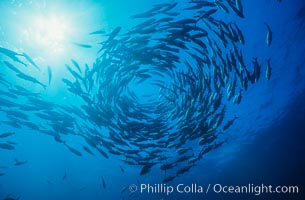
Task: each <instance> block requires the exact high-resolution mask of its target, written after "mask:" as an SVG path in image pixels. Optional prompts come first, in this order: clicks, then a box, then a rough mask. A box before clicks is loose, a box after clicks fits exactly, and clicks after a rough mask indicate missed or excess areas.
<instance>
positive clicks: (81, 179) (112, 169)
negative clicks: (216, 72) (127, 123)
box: [0, 0, 305, 200]
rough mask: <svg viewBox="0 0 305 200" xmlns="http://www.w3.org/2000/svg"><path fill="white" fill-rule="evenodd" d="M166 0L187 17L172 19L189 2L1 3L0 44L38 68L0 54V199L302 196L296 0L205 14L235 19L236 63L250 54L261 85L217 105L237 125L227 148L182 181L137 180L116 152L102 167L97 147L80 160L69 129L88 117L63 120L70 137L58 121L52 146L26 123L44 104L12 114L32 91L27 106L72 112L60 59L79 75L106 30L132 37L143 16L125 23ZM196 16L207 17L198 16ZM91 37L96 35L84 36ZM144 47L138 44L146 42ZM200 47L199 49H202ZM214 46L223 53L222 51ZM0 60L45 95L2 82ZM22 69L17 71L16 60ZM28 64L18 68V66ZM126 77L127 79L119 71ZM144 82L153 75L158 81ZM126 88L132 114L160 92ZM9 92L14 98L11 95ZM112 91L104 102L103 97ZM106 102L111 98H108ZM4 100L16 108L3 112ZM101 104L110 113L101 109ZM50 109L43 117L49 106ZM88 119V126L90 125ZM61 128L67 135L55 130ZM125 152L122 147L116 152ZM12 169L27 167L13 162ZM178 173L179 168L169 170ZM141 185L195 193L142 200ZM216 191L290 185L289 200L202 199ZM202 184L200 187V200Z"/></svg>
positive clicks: (260, 0) (226, 134) (301, 18)
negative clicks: (132, 99)
mask: <svg viewBox="0 0 305 200" xmlns="http://www.w3.org/2000/svg"><path fill="white" fill-rule="evenodd" d="M175 2H179V4H178V6H177V7H175V9H176V10H175V11H177V12H178V13H179V14H180V15H179V16H178V17H177V18H178V19H186V18H191V17H192V16H191V15H190V13H189V12H187V11H185V10H183V8H185V7H189V6H191V5H193V4H191V3H190V2H191V1H190V2H189V1H183V2H182V1H181V2H180V1H165V0H158V1H145V2H143V1H140V0H133V1H123V0H113V1H103V0H101V1H64V0H63V1H59V0H58V1H22V0H20V1H17V0H15V1H9V0H5V1H1V2H0V10H1V14H0V16H1V18H0V47H2V48H6V49H10V50H12V51H13V52H18V53H20V54H21V53H22V52H26V54H27V55H29V56H30V57H31V58H32V59H33V60H34V61H35V63H37V65H38V66H39V68H40V70H37V69H35V66H34V65H31V64H28V66H27V67H25V66H23V65H22V64H20V63H18V62H14V61H12V60H10V58H8V57H7V56H6V55H5V54H0V59H1V69H2V70H1V72H0V74H1V76H0V77H4V79H3V80H6V81H9V84H5V83H4V84H1V85H0V91H1V94H0V97H1V101H0V102H1V104H0V119H1V120H0V121H1V131H0V135H1V134H2V133H7V132H14V133H15V134H14V135H12V136H8V137H3V138H0V143H1V144H4V143H5V144H10V145H12V146H13V147H14V149H13V150H11V149H6V148H0V156H1V157H0V167H1V168H0V174H1V176H0V199H5V198H13V199H24V200H28V199H29V200H35V199H45V200H48V199H50V200H53V199H62V200H64V199H304V198H305V197H304V196H305V195H304V189H305V185H304V181H305V174H304V172H303V170H304V168H305V160H304V156H303V154H304V152H305V149H304V148H305V147H304V142H305V130H304V129H305V127H304V122H305V105H304V95H305V80H304V77H305V69H304V64H305V57H304V56H303V55H304V53H305V37H304V36H305V29H304V28H305V3H304V2H303V1H302V0H294V1H288V0H283V1H281V2H279V1H277V0H257V1H246V0H243V1H241V2H242V5H243V11H244V16H245V17H244V18H240V17H238V16H236V14H235V13H234V12H232V11H231V12H230V13H229V14H226V13H225V12H224V11H221V9H220V8H219V7H218V8H217V9H219V10H220V11H218V12H217V13H216V14H215V15H214V18H216V19H218V20H220V21H225V22H227V23H229V22H236V24H238V26H239V28H240V29H241V30H242V32H243V35H244V37H245V45H244V46H242V48H241V50H242V52H243V56H244V60H245V64H246V65H247V66H249V69H251V70H252V60H253V58H254V57H257V58H258V59H259V63H260V64H261V65H262V69H261V70H262V71H261V77H260V80H259V81H258V82H257V83H255V84H253V85H252V84H250V85H249V87H248V90H247V91H244V92H243V94H242V101H241V102H240V104H233V103H232V102H225V103H224V104H225V105H226V115H225V120H226V121H227V120H230V119H232V118H233V117H235V116H236V117H238V118H237V119H236V120H235V121H234V124H233V125H232V126H231V127H230V128H229V129H227V130H226V131H223V133H221V134H220V136H219V137H220V139H223V140H225V141H226V142H225V143H224V144H223V145H222V146H221V147H219V148H217V149H214V150H212V151H210V152H208V153H207V154H204V156H203V157H202V158H201V159H200V160H199V161H198V162H197V163H196V164H195V165H194V166H192V168H191V169H190V170H189V171H188V172H186V173H183V174H181V175H175V173H173V172H171V171H170V170H168V171H167V170H160V165H159V164H156V166H154V167H152V168H151V171H150V172H149V173H147V174H144V175H140V172H141V168H142V167H143V166H142V165H141V164H139V165H129V164H127V163H126V162H124V160H125V157H124V156H126V155H127V153H126V155H125V154H123V153H122V154H121V155H115V154H112V153H109V152H108V151H106V153H107V155H108V156H109V158H108V159H107V158H105V156H103V155H101V154H100V153H99V152H98V151H97V150H96V149H91V151H92V152H93V154H94V155H91V154H90V153H88V152H86V150H84V149H83V147H82V146H83V145H84V144H86V141H84V137H83V136H84V134H83V133H81V132H78V131H79V130H85V129H86V128H87V127H89V126H90V127H91V125H92V122H91V121H90V120H91V119H90V118H88V119H87V118H84V119H79V118H77V117H74V115H73V114H72V113H71V116H73V117H72V118H71V119H70V118H69V120H71V121H72V122H74V120H75V121H76V124H77V125H78V127H77V128H76V127H75V129H71V128H70V127H69V124H68V121H69V120H67V121H65V120H63V121H64V124H59V125H60V127H58V133H59V136H60V138H59V139H58V138H56V137H55V136H56V135H52V134H53V133H52V134H50V133H49V134H48V132H43V131H45V130H49V129H51V128H50V126H51V125H50V124H52V123H53V121H50V120H48V119H44V118H38V117H37V116H35V113H40V112H42V111H44V110H48V105H50V104H48V103H46V104H43V105H44V107H41V105H40V104H39V103H38V102H36V104H34V103H33V104H32V105H33V106H34V108H31V109H34V111H33V110H29V111H26V110H23V109H19V108H21V107H22V106H21V105H23V106H32V105H28V104H27V101H25V97H26V98H27V97H28V96H30V93H31V92H32V93H33V94H31V95H33V96H32V98H34V99H35V98H37V99H42V100H43V101H44V103H45V101H46V102H49V103H50V102H51V103H54V104H56V105H60V106H62V107H65V106H69V105H73V106H75V107H74V108H73V109H75V110H77V108H79V109H80V110H81V108H83V107H82V105H83V102H84V100H82V99H81V98H79V96H77V95H76V94H74V93H72V92H69V91H68V90H67V88H68V87H67V85H65V84H64V83H63V81H62V79H63V78H67V79H68V80H71V81H72V80H73V78H74V77H73V76H71V73H70V72H69V71H68V70H67V68H66V66H65V64H68V65H70V66H73V63H72V62H71V59H73V60H75V61H77V63H79V65H80V66H82V70H84V68H85V67H83V66H85V64H88V65H89V67H91V66H92V64H93V63H94V62H96V60H97V59H99V58H100V57H99V56H100V52H99V49H100V48H101V44H100V42H101V41H104V40H105V39H106V38H107V37H108V36H109V33H110V32H111V31H113V30H115V29H116V28H117V27H118V26H120V27H122V30H121V32H120V34H124V33H126V32H128V31H130V30H132V27H133V26H134V25H137V24H139V23H141V22H143V21H145V19H143V18H140V19H132V18H130V17H129V16H132V15H135V14H137V13H143V12H145V11H147V10H149V9H151V8H152V7H153V5H156V4H161V3H169V4H173V3H175ZM195 2H196V1H195ZM207 2H213V1H207ZM219 2H224V5H227V4H225V3H226V2H228V1H219ZM232 2H234V3H235V2H239V1H238V0H237V1H232ZM204 9H211V8H209V7H207V8H205V7H204ZM173 17H174V18H175V17H176V16H173ZM44 19H54V21H48V22H47V24H46V25H45V24H44V23H45V22H44V21H43V20H44ZM55 19H56V20H58V19H59V20H58V21H56V20H55ZM265 22H266V23H268V24H269V25H270V27H271V29H272V34H273V40H272V44H271V45H270V47H268V46H267V44H266V33H267V30H266V25H265V24H264V23H265ZM53 26H54V27H53ZM99 30H101V31H103V32H105V34H89V33H92V32H94V31H99ZM61 31H62V32H61ZM161 36H162V35H161ZM122 37H123V36H122ZM163 37H164V35H163ZM214 39H215V38H214ZM216 39H217V38H216ZM217 41H218V40H217ZM143 45H144V46H145V43H144V44H143ZM134 48H136V47H134ZM208 48H210V47H209V46H208ZM224 49H225V48H224V47H222V50H223V51H224ZM122 54H124V52H123V53H122ZM180 56H181V57H183V56H185V55H183V54H181V55H180ZM211 57H212V56H211ZM269 58H270V62H271V66H272V75H271V78H270V80H269V81H268V80H266V78H265V69H266V68H265V66H266V65H267V59H269ZM132 59H135V58H133V57H128V58H126V60H132ZM5 61H7V62H10V63H11V64H13V65H15V66H18V69H19V70H22V71H23V72H26V73H27V74H30V75H31V76H33V77H35V78H36V79H37V80H39V81H40V82H41V83H42V84H43V85H46V87H45V88H44V87H41V85H40V84H37V83H36V84H33V83H30V82H26V81H23V80H21V79H20V78H18V77H17V76H16V73H12V71H11V70H10V69H8V68H7V66H6V64H5ZM23 61H24V62H25V61H26V59H23ZM27 62H29V61H28V60H27ZM179 64H181V63H177V66H179ZM48 66H49V68H50V69H51V70H52V79H50V78H49V76H50V73H48ZM250 66H251V67H250ZM126 73H127V74H128V71H127V72H126ZM17 74H18V73H17ZM155 76H157V77H158V75H155ZM112 78H113V79H114V80H116V77H115V76H114V77H108V79H112ZM159 78H160V77H158V78H157V79H159ZM49 81H50V84H49V83H48V82H49ZM171 81H172V80H171V79H170V76H168V77H166V82H171ZM95 84H97V83H95ZM12 85H21V86H23V87H24V88H26V89H27V91H26V93H27V95H22V94H20V93H21V89H20V88H19V90H18V89H17V90H9V89H8V88H11V87H12ZM105 87H106V86H105ZM128 88H129V89H130V90H133V91H135V93H136V95H137V98H138V101H139V102H140V103H141V105H145V104H149V102H150V101H153V100H152V99H154V98H156V96H158V95H159V92H160V90H159V88H158V87H156V86H155V85H152V84H150V82H142V84H136V83H134V82H132V83H130V85H128ZM18 91H19V92H20V93H18ZM5 92H7V93H5ZM9 94H11V95H14V96H17V97H16V98H15V97H11V96H9ZM35 94H36V95H35ZM116 94H117V93H114V95H113V96H115V95H116ZM37 95H38V96H39V97H38V96H37ZM107 95H110V96H111V94H107ZM225 95H226V93H225ZM147 96H148V97H147ZM103 97H104V96H103ZM105 98H106V97H105ZM111 98H113V97H111ZM141 98H142V99H141ZM178 98H179V97H178ZM7 100H10V102H13V103H16V104H17V105H18V106H16V105H14V104H13V103H8V101H7ZM94 101H96V99H94ZM33 102H34V101H33ZM200 103H201V102H200ZM111 106H113V105H112V104H111ZM170 108H171V107H170ZM29 109H30V108H29ZM50 110H52V108H51V106H50ZM10 111H19V112H22V113H25V114H27V117H26V118H27V119H26V120H25V119H23V118H22V116H21V114H20V113H19V117H16V115H18V114H16V113H15V114H8V113H10ZM32 111H33V112H32ZM53 111H57V110H53ZM30 112H32V113H30ZM71 112H72V111H71ZM33 113H34V114H33ZM56 114H61V112H54V113H53V115H54V116H53V118H54V119H56V118H57V117H61V116H60V115H59V116H56ZM135 114H138V115H140V114H141V113H140V111H138V113H137V112H135ZM12 115H13V116H12ZM123 116H124V115H123ZM23 117H24V116H23ZM65 117H66V116H65ZM100 117H101V118H103V117H102V116H100ZM97 119H99V118H98V117H97ZM103 119H104V118H103ZM18 120H20V121H21V122H24V121H28V122H31V123H33V124H35V125H36V126H38V127H39V130H33V129H31V128H29V127H28V126H20V127H19V126H17V125H16V124H18V123H17V122H18ZM8 122H12V123H11V124H9V123H8ZM14 122H15V123H14ZM21 122H20V123H21ZM20 123H19V124H20ZM194 123H196V122H194ZM115 124H119V122H115ZM14 125H15V126H14ZM53 127H54V126H53ZM65 127H68V128H67V129H65ZM175 127H176V128H173V129H172V130H171V131H174V130H176V129H177V130H178V127H179V126H178V124H176V126H175ZM53 129H54V128H53ZM104 129H105V130H104ZM106 129H107V128H101V129H99V131H98V134H101V135H106V133H104V132H106V131H107V130H106ZM130 129H132V128H130ZM42 130H43V131H42ZM62 130H64V131H62ZM61 131H62V132H61ZM127 131H130V130H127ZM55 132H56V131H55ZM91 134H92V135H95V134H96V133H93V130H92V129H91V130H89V131H88V133H86V134H85V136H87V135H90V136H91ZM60 140H62V141H65V144H67V145H69V147H72V148H73V149H76V150H77V151H78V152H81V154H82V155H81V156H77V155H75V154H77V153H75V152H74V153H73V150H72V151H71V149H70V150H69V148H67V146H65V145H64V144H63V142H60ZM126 141H128V138H126ZM111 142H112V144H113V145H117V146H119V147H121V145H120V144H117V143H116V142H115V141H114V140H112V141H111ZM152 143H154V141H152ZM188 144H189V145H190V147H192V148H194V149H196V145H197V146H198V144H197V143H196V144H193V143H188ZM193 145H195V146H193ZM142 150H143V153H145V155H146V154H151V149H150V148H143V149H142ZM127 151H128V149H126V152H127ZM194 152H196V151H194ZM170 153H171V152H170ZM139 154H140V153H139ZM141 155H142V154H141ZM16 160H17V161H16ZM18 161H21V162H22V161H25V162H26V163H24V164H21V165H18V164H17V163H18ZM125 161H126V160H125ZM142 161H143V160H142ZM177 165H178V166H180V164H179V163H178V164H177ZM178 166H176V167H178ZM171 173H172V174H174V175H175V177H176V178H175V179H174V180H173V181H170V182H166V183H162V180H163V179H164V178H165V177H168V176H169V174H170V175H172V174H171ZM132 184H135V186H136V187H137V189H138V190H137V191H135V192H132V191H130V190H133V189H134V186H133V188H129V187H130V185H132ZM148 184H150V186H153V189H154V188H156V187H158V186H160V187H163V188H168V187H171V186H172V187H173V188H176V186H177V185H179V184H184V186H189V187H192V186H193V187H195V186H194V185H195V184H196V188H195V191H191V192H187V191H184V192H182V193H179V192H178V191H176V190H175V191H174V192H173V193H170V194H166V192H164V191H160V190H159V191H155V192H154V191H153V190H152V191H150V192H147V191H146V190H143V192H141V187H142V186H143V187H144V185H146V186H148ZM217 184H221V185H223V186H225V185H226V186H244V185H246V186H248V185H249V184H250V185H251V184H253V185H262V184H265V185H272V186H291V185H292V186H298V188H299V194H288V193H286V194H283V193H282V194H270V193H269V194H260V195H255V192H252V193H249V194H240V193H236V194H228V193H217V192H215V191H212V189H213V186H215V185H217ZM209 185H210V187H211V190H209V192H208V193H206V189H207V187H209ZM198 186H202V187H203V189H204V192H203V193H201V192H199V191H198V190H200V188H199V187H198Z"/></svg>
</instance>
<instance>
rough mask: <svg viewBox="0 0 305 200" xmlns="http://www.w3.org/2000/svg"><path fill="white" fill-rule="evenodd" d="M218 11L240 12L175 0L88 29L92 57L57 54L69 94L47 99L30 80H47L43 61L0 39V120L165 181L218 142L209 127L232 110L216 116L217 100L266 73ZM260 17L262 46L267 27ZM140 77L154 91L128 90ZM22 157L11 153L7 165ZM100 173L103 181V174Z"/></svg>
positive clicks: (10, 145) (202, 0)
mask: <svg viewBox="0 0 305 200" xmlns="http://www.w3.org/2000/svg"><path fill="white" fill-rule="evenodd" d="M220 14H221V15H230V16H231V15H234V16H236V17H239V18H245V17H246V16H245V15H244V12H243V5H242V2H241V0H218V1H214V0H190V1H189V2H188V3H185V2H184V3H183V2H179V1H176V2H173V3H164V4H157V5H154V6H153V7H152V8H151V9H150V10H148V11H146V12H144V13H140V14H136V15H132V16H131V18H133V19H136V20H140V21H141V23H139V24H137V25H135V26H133V27H132V28H131V29H129V30H127V31H124V29H123V27H117V28H115V29H114V30H113V31H111V32H110V33H106V32H104V31H96V32H92V33H90V35H100V36H102V37H103V38H104V40H103V41H101V42H100V43H99V45H100V46H99V47H100V49H99V51H98V55H99V57H98V58H97V59H96V61H95V62H94V63H93V64H91V65H89V64H86V65H85V66H81V65H80V64H79V63H78V62H77V61H76V60H75V58H74V59H71V63H67V64H65V66H66V70H67V71H68V72H69V73H70V74H71V76H69V77H63V78H62V82H63V83H64V85H65V86H66V92H67V93H69V94H73V95H75V102H79V103H75V104H73V103H71V104H67V105H66V104H60V103H56V102H53V101H52V100H51V99H48V97H45V96H44V95H43V92H36V90H32V89H31V87H33V85H34V86H35V87H40V89H41V91H43V90H45V89H46V88H49V87H52V84H53V82H52V80H53V79H54V78H55V77H53V76H54V74H53V73H52V67H51V66H48V67H46V68H43V67H41V66H39V65H37V64H36V63H35V62H34V60H33V59H32V58H31V57H30V56H29V55H27V54H26V53H18V52H16V51H13V50H10V49H8V48H5V47H0V58H1V62H0V65H1V69H2V70H1V71H2V72H1V73H0V103H1V104H0V113H1V122H0V123H1V124H5V125H7V126H10V127H12V128H14V130H21V129H30V130H34V131H37V132H39V133H43V134H47V135H49V136H51V137H53V138H54V139H55V141H57V142H59V143H61V144H63V145H65V146H66V148H67V149H68V150H69V151H70V152H71V153H73V154H75V155H77V156H82V155H83V153H88V154H91V155H96V154H100V155H101V156H103V157H104V158H105V159H108V158H109V157H110V156H116V157H117V158H118V159H120V160H121V161H122V162H123V163H125V164H127V165H135V166H140V167H139V174H140V175H141V176H142V175H145V174H148V173H149V172H150V171H151V170H152V169H153V168H156V169H158V170H161V171H166V172H167V173H166V176H165V177H164V179H163V182H164V183H166V182H169V181H172V180H174V179H175V178H176V177H177V176H181V175H182V174H184V173H186V172H188V171H190V170H191V168H192V167H193V166H195V165H196V163H197V162H198V161H199V160H200V159H201V158H202V157H203V156H204V155H205V154H207V153H209V152H210V151H212V150H213V149H216V148H219V147H220V146H222V145H223V144H224V143H225V142H226V141H225V140H220V139H219V138H220V137H219V136H220V135H222V134H225V133H226V131H227V130H228V129H229V128H230V127H231V126H232V124H233V123H234V121H235V120H237V119H238V118H237V117H236V116H234V114H233V115H232V114H231V115H229V116H234V117H232V118H231V119H228V118H226V116H227V115H226V114H227V113H226V106H227V103H225V102H228V101H231V102H232V103H233V104H239V103H240V102H241V100H242V96H243V92H245V91H246V90H247V89H248V85H249V84H254V83H256V82H258V81H259V79H260V77H261V72H262V70H265V76H266V79H267V80H269V79H270V77H271V64H270V63H271V60H270V59H268V61H267V65H266V66H261V64H260V63H262V62H263V61H261V60H259V58H256V57H254V58H253V61H252V63H251V64H250V65H248V66H247V65H246V64H245V60H244V57H243V51H242V48H243V46H244V45H245V42H246V40H245V39H246V38H245V36H244V35H243V32H242V30H241V29H240V28H239V26H238V24H237V23H235V22H232V21H230V22H227V21H225V20H219V19H218V18H217V16H219V15H220ZM185 16H187V17H185ZM265 25H266V30H264V31H266V33H267V34H266V45H267V46H270V45H271V43H272V31H271V28H270V26H269V25H268V23H267V22H265ZM75 45H78V46H80V48H91V45H86V44H79V43H75ZM31 70H36V71H38V72H41V73H45V74H47V75H48V80H39V79H38V78H36V77H34V76H32V75H31V73H30V71H31ZM4 72H5V73H4ZM11 80H15V81H11ZM141 84H143V85H145V84H146V85H147V84H148V85H149V86H150V87H147V88H146V89H147V90H150V89H151V88H157V92H156V91H155V90H154V92H153V91H152V94H151V95H149V92H148V93H147V94H148V95H146V96H145V97H141V95H138V92H137V91H135V90H133V87H134V86H138V85H141ZM141 98H144V99H145V100H143V99H141ZM225 119H226V120H225ZM15 132H16V133H15ZM17 132H18V131H12V132H5V133H1V134H0V150H1V149H4V150H14V149H15V145H16V144H15V143H14V142H12V141H5V140H4V139H6V138H9V137H13V135H15V134H18V133H17ZM67 135H69V136H77V137H82V138H83V139H84V145H83V147H82V149H79V148H76V147H74V146H73V144H69V143H68V142H66V141H65V140H64V139H63V138H64V137H66V136H67ZM25 163H26V161H24V163H22V162H20V161H18V160H17V159H16V165H18V164H25ZM121 170H124V169H123V168H121ZM64 177H66V174H65V176H64ZM102 183H103V187H104V188H106V184H105V180H104V178H103V177H102Z"/></svg>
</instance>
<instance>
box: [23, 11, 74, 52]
mask: <svg viewBox="0 0 305 200" xmlns="http://www.w3.org/2000/svg"><path fill="white" fill-rule="evenodd" d="M25 35H26V36H27V38H28V40H29V41H31V42H34V43H35V45H36V46H38V47H41V48H44V49H48V50H51V51H52V52H53V53H60V52H62V51H64V47H65V45H66V42H67V40H68V38H69V25H68V21H67V20H66V19H64V18H63V17H59V16H48V17H45V16H44V17H42V16H36V17H35V18H34V20H33V23H32V26H30V27H28V29H26V31H25Z"/></svg>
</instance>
